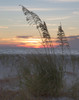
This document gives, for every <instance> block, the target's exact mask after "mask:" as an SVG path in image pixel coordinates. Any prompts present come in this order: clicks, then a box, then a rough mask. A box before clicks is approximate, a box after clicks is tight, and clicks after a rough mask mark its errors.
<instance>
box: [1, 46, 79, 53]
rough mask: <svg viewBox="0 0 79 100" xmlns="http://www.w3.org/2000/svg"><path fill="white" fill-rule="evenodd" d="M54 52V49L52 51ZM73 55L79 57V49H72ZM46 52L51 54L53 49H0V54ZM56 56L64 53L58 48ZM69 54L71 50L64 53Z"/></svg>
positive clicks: (55, 50)
mask: <svg viewBox="0 0 79 100" xmlns="http://www.w3.org/2000/svg"><path fill="white" fill-rule="evenodd" d="M52 50H53V49H52ZM70 51H71V55H79V50H78V49H71V50H70ZM46 52H48V53H49V52H50V53H51V49H49V50H48V49H44V48H36V49H34V48H21V47H19V48H0V54H32V53H33V54H38V53H42V54H45V53H46ZM54 52H55V54H62V51H61V50H60V49H58V48H55V49H54ZM65 53H67V54H69V53H70V52H69V50H66V52H65V51H64V54H65Z"/></svg>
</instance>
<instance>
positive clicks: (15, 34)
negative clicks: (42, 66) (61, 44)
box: [0, 0, 79, 49]
mask: <svg viewBox="0 0 79 100" xmlns="http://www.w3.org/2000/svg"><path fill="white" fill-rule="evenodd" d="M20 4H21V5H24V6H25V7H26V8H28V9H29V10H31V11H33V12H35V13H36V14H37V15H39V17H40V18H41V19H42V20H43V21H45V22H46V24H47V26H48V30H49V33H50V35H51V37H52V38H53V41H54V45H56V43H55V40H56V37H57V31H58V26H59V25H60V22H61V23H62V27H63V29H64V32H65V34H66V36H67V37H68V40H69V42H70V44H71V46H72V48H78V49H79V46H78V45H79V0H0V47H2V46H7V47H8V46H10V47H12V46H13V47H36V48H38V47H41V44H40V41H41V40H40V36H39V32H38V31H37V29H36V27H35V26H33V25H31V26H30V25H28V24H27V22H26V20H25V16H24V14H23V12H22V9H21V7H20V6H19V5H20Z"/></svg>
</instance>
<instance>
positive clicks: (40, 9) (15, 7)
mask: <svg viewBox="0 0 79 100" xmlns="http://www.w3.org/2000/svg"><path fill="white" fill-rule="evenodd" d="M25 7H27V9H29V10H31V11H56V10H66V9H65V8H35V7H28V6H25ZM0 11H22V9H21V7H19V6H1V7H0Z"/></svg>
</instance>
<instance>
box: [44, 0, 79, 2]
mask: <svg viewBox="0 0 79 100" xmlns="http://www.w3.org/2000/svg"><path fill="white" fill-rule="evenodd" d="M45 1H51V2H79V0H45Z"/></svg>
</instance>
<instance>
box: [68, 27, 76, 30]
mask: <svg viewBox="0 0 79 100" xmlns="http://www.w3.org/2000/svg"><path fill="white" fill-rule="evenodd" d="M76 29H77V28H76V27H69V30H76Z"/></svg>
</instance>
